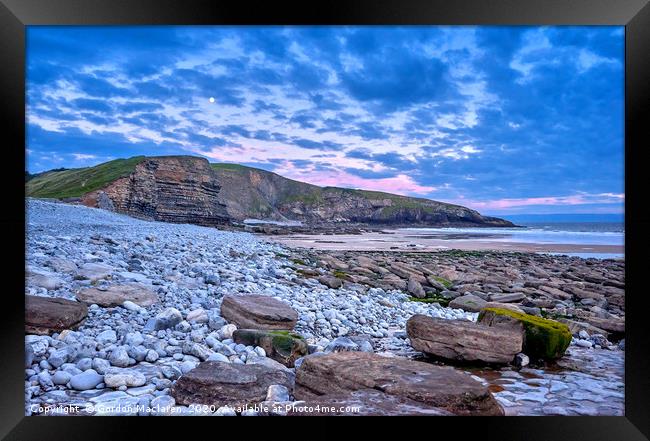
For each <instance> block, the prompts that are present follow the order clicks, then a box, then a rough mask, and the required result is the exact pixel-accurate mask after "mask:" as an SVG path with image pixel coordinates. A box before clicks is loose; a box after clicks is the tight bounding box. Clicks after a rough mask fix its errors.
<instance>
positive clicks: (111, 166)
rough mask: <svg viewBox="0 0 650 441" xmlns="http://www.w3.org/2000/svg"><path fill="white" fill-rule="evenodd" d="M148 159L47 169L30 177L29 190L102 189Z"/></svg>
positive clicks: (71, 192)
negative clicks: (83, 166)
mask: <svg viewBox="0 0 650 441" xmlns="http://www.w3.org/2000/svg"><path fill="white" fill-rule="evenodd" d="M144 159H145V157H144V156H134V157H133V158H128V159H116V160H114V161H109V162H105V163H103V164H99V165H96V166H94V167H85V168H74V169H69V170H61V171H50V172H46V173H43V174H40V175H38V176H36V177H34V178H33V179H30V180H29V181H28V182H27V184H26V185H25V193H26V195H27V196H30V197H36V198H56V199H63V198H72V197H80V196H83V195H84V194H86V193H89V192H91V191H95V190H99V189H101V188H103V187H105V186H106V185H108V184H110V183H111V182H113V181H115V180H116V179H119V178H122V177H124V176H128V175H129V174H131V173H132V172H133V170H135V166H136V165H138V164H139V163H140V162H142V161H143V160H144Z"/></svg>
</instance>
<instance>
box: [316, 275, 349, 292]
mask: <svg viewBox="0 0 650 441" xmlns="http://www.w3.org/2000/svg"><path fill="white" fill-rule="evenodd" d="M318 281H319V282H320V283H322V284H323V285H325V286H327V287H328V288H331V289H339V288H340V287H341V286H343V280H341V279H339V278H338V277H334V276H329V275H323V276H320V277H319V278H318Z"/></svg>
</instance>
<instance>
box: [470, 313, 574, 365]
mask: <svg viewBox="0 0 650 441" xmlns="http://www.w3.org/2000/svg"><path fill="white" fill-rule="evenodd" d="M478 322H479V323H480V324H483V325H486V326H496V327H505V328H509V329H515V330H519V329H522V328H523V330H524V343H523V352H524V353H525V354H526V355H528V356H529V357H531V358H532V359H534V360H540V359H544V360H546V359H548V360H553V359H558V358H560V357H562V355H564V352H565V351H566V349H567V348H568V347H569V345H570V344H571V339H572V335H571V331H569V328H568V327H567V325H565V324H563V323H560V322H556V321H554V320H549V319H545V318H542V317H536V316H533V315H529V314H521V313H518V312H514V311H510V310H507V309H498V308H487V309H484V310H483V311H481V312H480V314H479V316H478Z"/></svg>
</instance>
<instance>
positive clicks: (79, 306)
mask: <svg viewBox="0 0 650 441" xmlns="http://www.w3.org/2000/svg"><path fill="white" fill-rule="evenodd" d="M87 315H88V308H87V307H86V305H84V304H83V303H79V302H73V301H71V300H66V299H59V298H50V297H38V296H29V295H27V296H25V333H26V334H37V335H48V334H52V333H54V332H61V331H63V330H65V329H76V328H77V327H79V325H81V324H82V323H83V322H84V320H85V318H86V316H87Z"/></svg>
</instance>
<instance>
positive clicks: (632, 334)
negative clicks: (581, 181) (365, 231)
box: [0, 0, 650, 441]
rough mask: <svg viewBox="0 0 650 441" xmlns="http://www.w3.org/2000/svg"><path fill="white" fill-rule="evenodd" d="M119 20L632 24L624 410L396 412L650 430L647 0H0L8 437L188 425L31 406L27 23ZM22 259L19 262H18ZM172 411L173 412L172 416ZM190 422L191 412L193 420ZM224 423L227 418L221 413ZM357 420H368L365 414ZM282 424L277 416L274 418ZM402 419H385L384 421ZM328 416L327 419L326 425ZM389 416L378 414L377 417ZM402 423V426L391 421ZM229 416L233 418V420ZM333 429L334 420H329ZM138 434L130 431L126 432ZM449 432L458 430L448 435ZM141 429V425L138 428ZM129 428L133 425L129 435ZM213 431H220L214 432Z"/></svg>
mask: <svg viewBox="0 0 650 441" xmlns="http://www.w3.org/2000/svg"><path fill="white" fill-rule="evenodd" d="M46 24H47V25H54V24H57V25H107V24H108V25H120V24H188V25H189V24H194V25H196V24H199V25H200V24H214V25H219V24H229V25H230V24H280V25H282V24H287V25H288V24H304V25H309V24H368V25H372V24H432V25H440V24H442V25H456V24H472V25H490V24H492V25H497V24H498V25H624V26H625V28H626V34H625V35H626V36H625V41H626V55H625V59H626V63H625V64H626V66H625V72H626V73H625V80H626V91H625V149H626V153H625V187H626V216H625V229H626V241H625V255H626V261H627V262H626V312H627V314H626V316H627V317H626V322H627V333H626V334H627V336H626V353H625V416H624V417H511V418H472V419H469V420H468V419H464V420H462V422H459V420H458V419H457V418H438V419H436V420H435V422H434V423H431V422H429V421H424V420H417V421H409V422H407V423H406V424H404V423H402V422H400V423H399V427H396V429H397V430H400V431H402V430H403V432H400V434H403V435H406V433H407V432H408V431H409V430H410V429H411V428H424V430H425V432H424V433H427V432H428V431H429V430H435V433H438V434H443V433H445V432H447V431H446V430H445V429H450V430H452V432H449V433H457V435H453V436H454V437H455V438H456V437H458V436H463V435H465V436H471V437H476V436H480V437H481V439H492V438H494V439H502V440H506V439H526V440H538V439H539V440H545V441H548V440H553V439H572V440H581V439H590V440H628V439H629V440H641V439H648V437H650V405H649V404H650V399H649V396H650V363H649V359H650V351H649V349H650V347H649V346H650V345H649V344H648V341H649V339H648V338H647V325H646V321H647V318H646V317H647V311H648V309H647V300H646V299H647V297H648V293H647V291H646V290H645V289H644V288H646V287H647V283H645V284H644V281H645V280H646V279H645V274H644V273H646V272H647V270H646V268H645V266H646V265H645V263H646V260H645V259H644V255H643V252H644V251H645V250H646V249H647V248H648V245H649V240H648V229H649V227H650V209H649V208H648V204H647V202H646V199H647V198H646V197H645V196H646V195H645V191H644V184H645V181H647V178H646V173H644V172H645V164H644V161H643V159H644V156H643V154H644V149H646V148H648V146H650V142H649V140H648V133H650V131H649V130H648V124H647V123H648V118H647V111H646V110H647V107H649V106H648V104H649V103H650V96H649V90H648V89H649V85H650V56H648V54H650V45H649V44H648V43H649V40H650V5H648V0H617V1H613V0H612V1H607V0H564V1H561V0H545V1H544V0H518V1H513V0H492V1H487V0H484V1H471V0H454V1H444V0H399V1H385V0H374V1H373V0H355V1H342V0H339V1H325V0H321V1H320V2H318V3H313V2H302V3H295V4H294V3H288V2H287V3H285V4H281V3H278V2H272V1H266V2H252V1H247V0H239V1H232V0H231V1H207V0H183V1H172V0H158V1H153V0H131V1H123V0H114V1H106V0H0V51H1V53H2V55H1V56H0V60H2V62H1V66H2V67H0V72H1V74H0V109H1V111H2V121H3V127H4V129H3V137H2V140H3V145H4V149H3V153H4V158H5V161H6V162H5V164H4V167H3V170H2V173H0V179H1V180H2V187H1V188H3V189H4V190H5V191H4V194H3V202H2V209H1V210H0V225H1V226H2V231H3V232H4V235H3V236H4V237H3V244H4V247H3V248H4V256H5V259H3V260H4V264H3V265H1V266H0V267H1V268H2V271H3V273H4V274H3V279H2V280H3V282H4V283H3V287H4V288H5V289H4V296H3V299H2V302H3V303H2V310H1V311H2V313H1V316H0V317H1V318H0V327H1V331H0V335H1V336H2V351H1V352H0V436H3V437H5V436H6V439H16V440H19V439H20V440H24V439H38V440H51V439H66V440H73V439H85V440H95V439H101V438H108V439H117V437H118V436H120V435H124V431H125V430H126V429H128V430H129V431H131V430H132V425H133V424H136V422H135V420H137V424H140V425H147V426H149V428H148V429H147V430H148V431H149V432H148V433H149V434H150V435H149V436H151V437H153V436H156V435H154V433H155V430H156V429H155V427H157V430H161V429H162V430H161V431H162V432H163V433H164V432H165V431H166V430H171V429H168V428H169V427H171V426H172V425H176V426H179V428H181V431H182V430H183V427H184V426H185V427H187V423H186V422H183V423H180V422H179V423H174V424H172V425H170V424H168V423H167V421H168V420H167V421H165V423H162V424H161V420H155V419H154V420H155V422H156V424H151V422H152V421H151V419H142V418H134V419H129V422H128V424H127V423H126V422H125V419H124V418H118V419H117V420H116V419H114V417H113V418H103V419H102V418H39V417H25V416H24V405H23V403H24V383H23V381H24V380H23V378H24V371H23V364H24V361H23V350H24V342H23V336H24V304H23V299H24V297H23V295H21V294H20V291H21V290H23V291H24V252H25V247H24V245H25V243H24V234H25V214H24V213H25V205H24V196H25V195H24V193H22V192H21V190H20V189H21V188H22V189H23V190H22V191H24V181H23V180H22V179H23V177H22V173H23V171H24V167H25V156H24V154H25V153H24V146H25V119H24V118H25V93H24V92H25V90H24V89H25V49H26V48H25V26H29V25H46ZM21 258H22V261H21ZM132 421H133V422H132ZM172 421H175V420H172ZM185 421H187V420H185ZM211 421H212V420H209V419H207V420H206V419H202V420H199V421H197V420H196V419H194V420H192V423H191V427H192V429H191V431H189V432H188V433H187V436H192V437H194V436H198V435H196V434H195V433H194V431H195V430H196V428H197V427H199V426H201V425H205V426H206V427H210V426H212V427H213V430H214V427H216V425H215V424H214V423H212V422H211ZM219 421H220V422H219V426H220V427H225V425H227V423H225V422H222V421H223V419H222V420H219ZM239 421H240V422H239V423H238V424H234V425H233V426H235V427H237V426H239V427H240V428H242V429H241V433H240V435H239V436H245V437H246V438H252V437H253V435H252V433H253V432H254V431H255V429H258V430H260V432H259V433H261V434H263V433H265V432H266V433H272V434H273V433H275V434H281V436H296V437H302V436H306V435H305V434H304V432H303V430H304V429H297V427H298V425H296V424H294V423H293V422H291V423H289V424H287V422H286V420H277V419H276V420H272V421H268V420H265V421H264V422H263V423H262V424H244V425H243V426H242V423H241V420H239ZM354 421H355V422H357V421H362V422H361V423H358V424H359V425H368V426H370V425H375V424H373V423H371V424H368V423H367V422H365V421H363V420H359V419H356V420H354ZM274 423H275V424H277V425H278V426H279V428H280V429H279V430H278V428H273V426H274ZM309 425H310V426H311V428H312V430H314V428H316V429H317V432H318V434H319V435H323V434H325V433H326V432H327V431H334V432H336V431H340V425H339V424H334V425H329V424H326V423H325V424H324V423H323V422H322V420H319V421H318V422H314V421H313V420H309ZM392 425H394V424H393V423H388V426H392ZM328 426H331V427H328ZM381 426H383V425H380V427H381ZM395 426H397V425H395ZM235 427H233V428H235ZM328 429H329V430H328ZM130 433H131V434H132V435H133V432H130ZM447 436H450V435H447ZM133 437H134V436H133ZM123 438H125V439H132V436H128V437H126V436H123ZM211 438H212V436H211Z"/></svg>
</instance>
